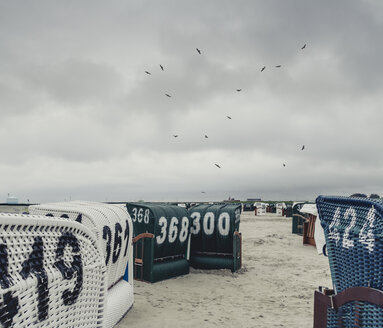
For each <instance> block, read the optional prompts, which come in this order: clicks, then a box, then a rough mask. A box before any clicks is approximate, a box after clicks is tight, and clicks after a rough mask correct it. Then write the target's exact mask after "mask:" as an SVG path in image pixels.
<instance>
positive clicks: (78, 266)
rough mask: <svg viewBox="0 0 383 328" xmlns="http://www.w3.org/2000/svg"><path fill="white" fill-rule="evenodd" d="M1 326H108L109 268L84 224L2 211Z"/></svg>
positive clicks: (0, 243) (0, 231)
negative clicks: (107, 269)
mask: <svg viewBox="0 0 383 328" xmlns="http://www.w3.org/2000/svg"><path fill="white" fill-rule="evenodd" d="M0 286H1V289H0V326H1V327H89V328H94V327H100V328H101V327H103V320H104V315H105V314H104V301H105V299H104V297H105V292H106V267H105V262H104V260H103V257H102V255H101V254H100V251H99V249H98V245H97V240H96V238H95V237H94V236H93V234H92V233H91V231H89V229H87V228H86V227H84V226H83V225H81V224H79V223H76V222H71V221H68V220H64V219H59V218H47V217H41V216H25V215H20V214H3V213H1V214H0Z"/></svg>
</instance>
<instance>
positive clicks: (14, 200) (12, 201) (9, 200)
mask: <svg viewBox="0 0 383 328" xmlns="http://www.w3.org/2000/svg"><path fill="white" fill-rule="evenodd" d="M18 203H19V200H18V199H17V197H14V196H9V195H8V197H7V204H12V205H13V204H18Z"/></svg>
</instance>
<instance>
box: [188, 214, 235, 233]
mask: <svg viewBox="0 0 383 328" xmlns="http://www.w3.org/2000/svg"><path fill="white" fill-rule="evenodd" d="M191 217H192V219H193V221H192V227H191V229H190V231H191V233H192V234H193V235H198V234H199V232H200V231H201V213H199V212H194V213H192V214H191ZM214 228H215V215H214V213H213V212H207V213H206V214H205V215H204V217H203V220H202V229H203V232H204V234H205V235H207V236H210V235H212V234H213V233H214ZM229 231H230V215H229V213H227V212H223V213H221V214H220V215H219V217H218V232H219V234H220V235H221V236H227V235H228V234H229Z"/></svg>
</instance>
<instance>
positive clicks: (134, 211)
mask: <svg viewBox="0 0 383 328" xmlns="http://www.w3.org/2000/svg"><path fill="white" fill-rule="evenodd" d="M132 213H133V217H132V221H133V222H136V221H137V208H136V207H133V209H132Z"/></svg>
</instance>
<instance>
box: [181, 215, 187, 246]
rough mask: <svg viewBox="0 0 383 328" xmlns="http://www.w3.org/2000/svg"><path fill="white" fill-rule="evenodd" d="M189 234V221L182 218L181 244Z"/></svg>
mask: <svg viewBox="0 0 383 328" xmlns="http://www.w3.org/2000/svg"><path fill="white" fill-rule="evenodd" d="M188 233H189V219H188V218H187V217H186V216H184V217H183V218H182V221H181V231H180V242H181V243H183V242H184V241H185V240H186V238H187V237H188Z"/></svg>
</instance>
